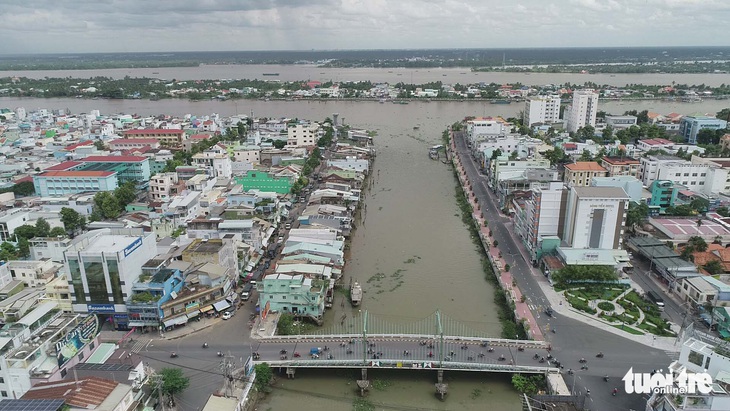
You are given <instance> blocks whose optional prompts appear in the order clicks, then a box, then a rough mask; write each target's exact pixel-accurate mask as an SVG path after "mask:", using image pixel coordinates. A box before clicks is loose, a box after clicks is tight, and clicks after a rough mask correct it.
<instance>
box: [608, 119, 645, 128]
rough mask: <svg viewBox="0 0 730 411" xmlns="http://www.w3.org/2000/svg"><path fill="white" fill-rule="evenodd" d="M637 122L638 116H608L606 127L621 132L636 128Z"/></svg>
mask: <svg viewBox="0 0 730 411" xmlns="http://www.w3.org/2000/svg"><path fill="white" fill-rule="evenodd" d="M637 120H638V119H637V118H636V116H606V127H609V126H610V127H611V128H613V129H614V130H621V129H625V128H629V127H631V126H635V125H636V122H637Z"/></svg>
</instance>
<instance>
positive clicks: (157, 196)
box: [149, 173, 182, 202]
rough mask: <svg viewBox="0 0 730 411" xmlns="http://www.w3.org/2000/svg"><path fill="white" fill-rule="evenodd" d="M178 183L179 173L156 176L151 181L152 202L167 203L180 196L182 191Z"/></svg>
mask: <svg viewBox="0 0 730 411" xmlns="http://www.w3.org/2000/svg"><path fill="white" fill-rule="evenodd" d="M178 181H179V180H178V176H177V173H160V174H155V176H154V177H153V178H151V179H150V186H149V195H150V201H162V202H165V201H168V200H170V199H171V198H172V197H175V196H176V195H178V194H179V193H180V191H181V189H182V186H181V184H179V182H178Z"/></svg>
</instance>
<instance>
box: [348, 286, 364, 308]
mask: <svg viewBox="0 0 730 411" xmlns="http://www.w3.org/2000/svg"><path fill="white" fill-rule="evenodd" d="M350 302H351V303H352V305H353V307H357V306H358V305H360V303H361V302H362V287H360V283H358V282H357V281H355V282H354V283H353V284H352V287H350Z"/></svg>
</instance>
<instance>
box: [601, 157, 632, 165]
mask: <svg viewBox="0 0 730 411" xmlns="http://www.w3.org/2000/svg"><path fill="white" fill-rule="evenodd" d="M603 161H605V162H606V163H608V164H611V165H613V166H621V165H631V164H639V160H637V159H635V158H630V157H603Z"/></svg>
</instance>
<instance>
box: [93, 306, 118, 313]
mask: <svg viewBox="0 0 730 411" xmlns="http://www.w3.org/2000/svg"><path fill="white" fill-rule="evenodd" d="M86 309H87V310H88V311H89V312H90V313H113V312H115V311H116V310H115V309H114V304H86Z"/></svg>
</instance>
